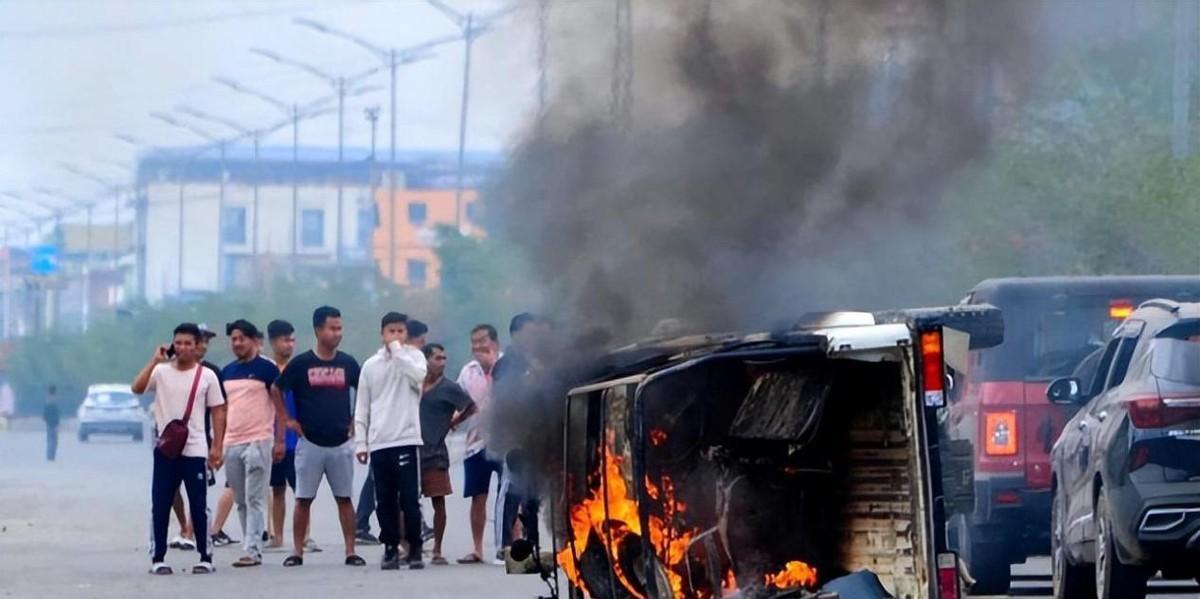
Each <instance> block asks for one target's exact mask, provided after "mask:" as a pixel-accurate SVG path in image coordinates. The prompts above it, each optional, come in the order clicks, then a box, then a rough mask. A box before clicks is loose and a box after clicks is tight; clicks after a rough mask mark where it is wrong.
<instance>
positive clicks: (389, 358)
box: [354, 312, 426, 570]
mask: <svg viewBox="0 0 1200 599" xmlns="http://www.w3.org/2000/svg"><path fill="white" fill-rule="evenodd" d="M407 323H408V317H407V316H405V315H404V314H400V313H399V312H388V313H387V314H385V315H384V316H383V319H382V321H381V322H380V336H381V337H382V339H383V347H381V348H380V349H379V351H377V352H376V353H375V355H373V356H371V357H370V358H369V359H368V360H367V361H366V362H365V363H363V367H362V379H361V381H360V383H361V384H360V385H359V389H358V399H357V407H356V408H355V410H354V440H355V443H356V445H357V450H356V451H355V453H356V454H357V456H358V462H359V463H360V464H366V463H367V462H368V459H369V461H370V463H371V473H372V474H373V475H374V477H375V499H376V501H375V505H376V511H377V513H378V515H379V528H380V531H379V540H380V542H381V543H383V546H384V551H383V563H382V567H383V569H384V570H397V569H399V568H400V514H399V512H400V511H402V512H403V513H404V534H405V536H406V537H407V540H408V567H409V569H410V570H420V569H421V568H424V567H425V562H424V561H422V559H421V503H420V501H421V499H420V492H421V483H420V481H421V459H420V449H421V445H422V444H423V440H422V438H421V418H420V409H421V382H422V381H424V380H425V368H426V366H425V356H424V355H423V354H422V353H421V350H419V349H417V348H415V347H412V346H411V345H407V344H406V343H405V341H407Z"/></svg>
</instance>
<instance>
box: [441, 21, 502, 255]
mask: <svg viewBox="0 0 1200 599" xmlns="http://www.w3.org/2000/svg"><path fill="white" fill-rule="evenodd" d="M426 2H428V3H429V4H430V5H431V6H433V7H434V8H436V9H437V10H438V12H441V13H442V14H443V15H444V16H445V17H446V18H447V19H449V20H450V22H452V23H454V26H455V27H458V29H459V31H460V32H461V34H462V42H463V78H462V100H461V101H460V103H459V112H458V175H457V178H456V183H455V188H454V227H455V228H456V229H458V230H459V231H461V230H462V194H463V167H464V162H465V160H466V151H467V113H468V111H469V110H470V104H471V50H472V48H473V47H474V46H475V40H477V39H479V38H480V37H481V36H483V35H484V34H485V33H487V32H489V31H491V30H492V23H494V22H495V21H496V20H497V19H499V18H500V17H502V16H504V15H507V14H509V13H511V12H513V11H514V10H516V7H515V6H505V7H503V8H500V9H499V10H496V11H494V12H492V13H489V14H487V15H485V16H482V17H476V16H475V13H473V12H466V13H462V12H459V11H457V10H455V9H454V8H452V7H450V5H448V4H446V3H445V2H442V1H441V0H426Z"/></svg>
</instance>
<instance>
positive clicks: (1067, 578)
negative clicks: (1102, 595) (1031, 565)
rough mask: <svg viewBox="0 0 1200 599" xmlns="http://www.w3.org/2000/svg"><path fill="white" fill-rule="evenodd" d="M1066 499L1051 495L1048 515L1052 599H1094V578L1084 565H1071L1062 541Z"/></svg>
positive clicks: (1061, 495)
mask: <svg viewBox="0 0 1200 599" xmlns="http://www.w3.org/2000/svg"><path fill="white" fill-rule="evenodd" d="M1066 523H1067V500H1066V498H1065V497H1063V494H1062V493H1057V492H1056V493H1055V494H1054V508H1053V510H1052V511H1051V512H1050V558H1051V562H1050V565H1051V569H1052V572H1053V584H1054V599H1091V598H1092V597H1095V596H1096V578H1095V576H1093V573H1092V569H1091V568H1089V567H1088V566H1087V565H1086V564H1084V565H1079V564H1072V563H1071V557H1070V556H1069V555H1067V548H1066V547H1064V546H1063V541H1064V540H1065V539H1066V538H1067V524H1066Z"/></svg>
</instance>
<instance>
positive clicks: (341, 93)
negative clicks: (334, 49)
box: [250, 48, 383, 265]
mask: <svg viewBox="0 0 1200 599" xmlns="http://www.w3.org/2000/svg"><path fill="white" fill-rule="evenodd" d="M250 51H251V52H253V53H255V54H258V55H259V56H262V57H264V58H267V59H269V60H272V61H274V62H276V63H279V64H282V65H285V66H290V67H295V68H297V69H300V70H302V71H304V72H306V73H308V74H310V75H313V76H315V77H317V78H319V79H322V80H323V81H325V82H326V83H328V84H330V85H331V86H332V87H333V89H334V92H335V93H336V94H337V114H338V174H337V219H336V223H337V225H336V234H335V236H334V237H335V240H336V241H335V247H334V262H335V263H336V264H338V265H341V263H342V211H343V210H344V208H343V199H342V197H343V189H342V187H343V181H342V175H343V173H342V165H343V164H344V161H345V143H346V142H345V119H346V89H347V86H351V85H355V84H357V83H358V82H360V81H363V80H365V79H367V78H368V77H370V76H372V75H374V74H375V73H378V72H379V71H381V70H383V67H374V68H371V69H367V70H365V71H362V72H359V73H355V74H353V75H349V76H340V75H332V74H330V73H327V72H325V71H322V70H321V69H319V68H317V67H314V66H312V65H310V64H308V63H304V62H301V61H298V60H293V59H291V58H287V57H284V56H280V55H279V54H278V53H275V52H272V51H270V50H264V49H262V48H251V49H250Z"/></svg>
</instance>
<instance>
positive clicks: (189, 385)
mask: <svg viewBox="0 0 1200 599" xmlns="http://www.w3.org/2000/svg"><path fill="white" fill-rule="evenodd" d="M200 337H201V332H200V328H199V327H198V326H196V325H194V324H191V323H183V324H181V325H179V326H177V327H175V331H174V339H173V341H172V345H173V348H174V350H175V358H174V359H169V358H167V351H166V347H165V346H160V347H157V348H155V351H154V355H153V356H152V357H151V358H150V361H149V362H147V363H146V365H145V366H144V367H143V368H142V370H141V372H139V373H138V375H137V377H136V378H135V379H134V381H133V384H132V385H131V387H132V390H133V392H134V393H137V394H141V393H145V392H147V391H153V392H154V394H155V402H154V406H155V409H154V421H155V424H156V426H157V430H159V431H163V430H165V429H166V427H167V424H168V423H170V422H171V421H172V420H178V419H183V417H184V415H185V414H187V415H188V418H187V419H186V422H185V425H186V427H187V433H188V434H187V443H186V444H185V446H184V448H183V451H182V454H181V455H179V456H178V457H173V458H172V457H168V456H166V455H163V454H162V452H161V451H159V450H158V449H157V448H156V449H155V450H154V466H153V468H154V470H153V477H152V480H153V482H152V484H151V510H150V511H151V519H152V522H153V529H154V538H153V542H152V544H151V548H150V550H151V554H152V557H151V567H150V572H151V573H152V574H160V575H161V574H171V567H170V566H168V565H167V564H166V563H165V561H164V559H165V557H166V553H167V525H168V521H169V520H170V513H171V503H172V501H173V500H174V498H175V493H176V492H177V490H178V489H179V485H180V483H182V484H183V486H184V488H185V489H186V490H187V494H188V503H189V504H190V506H191V512H192V514H191V515H192V526H193V529H194V530H195V533H196V549H197V551H198V552H199V553H200V561H199V562H198V563H197V564H196V565H195V566H193V567H192V572H193V573H196V574H208V573H211V572H214V571H215V570H216V568H214V567H213V564H212V553H211V552H210V550H209V544H208V530H207V528H208V515H207V511H208V499H207V493H206V486H205V478H206V477H205V466H206V465H207V466H210V467H212V468H214V469H220V467H221V464H222V463H223V462H224V452H223V451H222V446H223V444H224V439H225V399H224V398H223V397H222V396H221V392H220V386H221V385H220V382H219V381H218V380H217V375H216V374H215V373H213V372H212V371H211V370H209V369H207V368H205V367H204V366H202V365H201V364H200V363H199V360H198V352H197V341H198V340H199V338H200ZM197 369H199V372H197ZM189 404H191V407H192V408H193V409H191V410H189V409H188V408H189ZM204 407H207V408H209V410H210V411H211V414H212V420H213V435H214V441H215V443H214V444H213V445H212V447H211V449H210V448H209V447H208V443H207V439H206V438H205V436H204V410H203V409H201V408H204ZM206 455H207V460H206V459H205V456H206ZM206 462H207V464H206Z"/></svg>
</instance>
